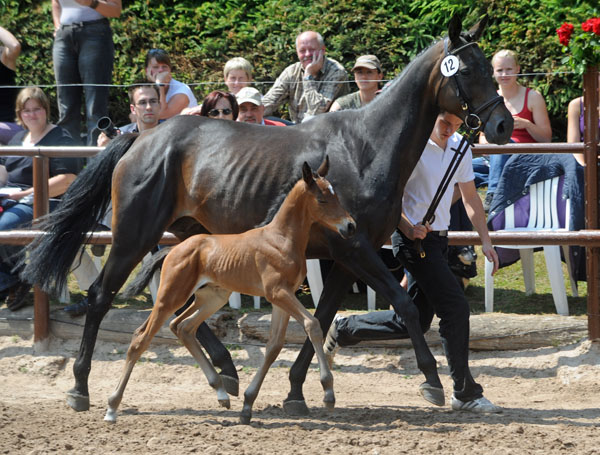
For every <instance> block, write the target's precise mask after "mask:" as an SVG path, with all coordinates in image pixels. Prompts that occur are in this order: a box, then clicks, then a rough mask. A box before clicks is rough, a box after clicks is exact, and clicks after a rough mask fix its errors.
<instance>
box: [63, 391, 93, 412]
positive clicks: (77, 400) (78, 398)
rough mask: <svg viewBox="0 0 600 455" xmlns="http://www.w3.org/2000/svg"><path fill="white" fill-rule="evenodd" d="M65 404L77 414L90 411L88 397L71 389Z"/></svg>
mask: <svg viewBox="0 0 600 455" xmlns="http://www.w3.org/2000/svg"><path fill="white" fill-rule="evenodd" d="M67 404H68V405H69V406H71V407H72V408H73V409H74V410H75V411H77V412H81V411H88V410H89V409H90V397H89V396H88V395H82V394H80V393H79V392H78V391H77V390H75V389H71V390H69V391H68V392H67Z"/></svg>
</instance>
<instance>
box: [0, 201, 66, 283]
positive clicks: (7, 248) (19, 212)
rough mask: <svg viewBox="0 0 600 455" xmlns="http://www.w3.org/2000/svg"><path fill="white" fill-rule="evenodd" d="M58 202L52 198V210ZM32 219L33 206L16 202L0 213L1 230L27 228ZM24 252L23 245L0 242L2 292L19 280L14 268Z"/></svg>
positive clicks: (0, 281)
mask: <svg viewBox="0 0 600 455" xmlns="http://www.w3.org/2000/svg"><path fill="white" fill-rule="evenodd" d="M57 204H58V201H57V200H51V201H50V210H52V209H54V207H56V205H57ZM31 220H33V206H31V205H29V204H15V205H13V206H12V207H11V208H9V209H5V210H4V211H3V212H2V213H0V231H8V230H11V229H19V228H20V229H24V228H27V227H29V226H30V225H31ZM22 252H23V247H22V246H21V245H2V244H0V292H2V291H5V290H6V289H8V288H10V287H12V286H14V285H15V284H17V283H18V282H19V275H18V273H14V272H13V268H14V267H15V265H17V263H18V262H19V260H20V259H21V257H22Z"/></svg>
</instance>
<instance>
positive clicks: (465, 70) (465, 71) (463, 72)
mask: <svg viewBox="0 0 600 455" xmlns="http://www.w3.org/2000/svg"><path fill="white" fill-rule="evenodd" d="M460 74H461V75H463V76H470V75H471V70H470V69H469V68H463V69H461V70H460Z"/></svg>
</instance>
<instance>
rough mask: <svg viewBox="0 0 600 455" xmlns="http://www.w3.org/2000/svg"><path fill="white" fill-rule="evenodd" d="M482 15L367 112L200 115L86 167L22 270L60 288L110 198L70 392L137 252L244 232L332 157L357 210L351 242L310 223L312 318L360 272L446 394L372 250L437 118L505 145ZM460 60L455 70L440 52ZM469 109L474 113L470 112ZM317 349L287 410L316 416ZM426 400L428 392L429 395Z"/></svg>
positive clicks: (213, 343)
mask: <svg viewBox="0 0 600 455" xmlns="http://www.w3.org/2000/svg"><path fill="white" fill-rule="evenodd" d="M484 24H485V20H482V21H481V22H480V23H479V24H477V25H476V26H475V27H474V28H473V29H472V30H471V31H470V32H468V33H462V34H461V27H462V25H461V21H460V19H459V18H457V17H454V18H452V20H451V21H450V25H449V28H448V38H447V39H445V40H441V41H438V42H437V43H435V44H433V45H432V46H431V47H429V48H428V49H426V50H425V51H424V52H422V53H421V54H420V55H419V56H418V57H417V58H415V59H414V60H413V61H412V62H411V63H410V64H409V65H408V66H407V67H406V69H405V70H404V71H403V72H402V73H401V74H400V76H398V77H397V78H396V79H395V80H394V82H393V83H392V84H390V86H389V87H388V88H387V89H386V90H384V92H383V93H382V94H381V95H380V96H379V97H378V98H376V99H375V100H373V101H372V102H371V103H370V104H368V105H367V106H365V107H364V108H362V109H359V110H349V111H342V112H336V113H331V114H324V115H320V116H317V117H315V118H313V119H311V120H309V121H307V122H306V123H302V124H300V125H297V126H293V127H285V128H283V127H264V126H257V125H250V124H246V123H236V122H231V121H221V120H215V119H208V118H203V117H196V116H179V117H175V118H173V119H171V120H169V121H167V122H165V123H163V124H161V125H159V126H157V127H156V128H154V129H152V130H150V131H148V132H145V133H143V134H141V135H140V136H139V137H136V136H135V135H123V136H120V137H118V138H117V139H114V140H113V141H111V143H110V145H109V146H108V147H107V148H106V149H105V150H104V151H103V152H102V153H101V154H100V155H98V156H97V157H96V158H94V160H92V161H91V163H90V164H89V165H88V166H87V168H86V169H85V170H84V171H83V172H82V173H81V174H79V176H78V177H77V179H76V180H75V182H74V183H73V184H72V185H71V186H70V188H69V190H68V191H67V193H66V194H65V195H64V196H63V199H62V202H61V205H60V206H59V208H57V210H56V211H55V212H53V213H52V214H51V215H50V216H49V217H48V218H47V219H46V222H45V226H43V228H44V229H45V230H47V231H48V235H46V236H43V237H42V238H41V239H40V241H38V242H37V243H35V244H32V245H31V247H30V252H31V254H30V262H29V263H28V265H27V267H26V268H25V269H24V272H23V275H22V277H23V279H25V280H26V281H28V282H31V283H38V284H40V285H41V286H42V287H43V289H45V290H47V291H52V290H55V289H56V288H57V286H60V285H61V284H62V283H63V282H64V281H65V279H66V276H67V274H68V272H69V269H70V267H71V265H72V263H73V261H74V260H75V259H76V256H77V253H78V251H79V249H80V246H81V244H82V243H83V242H84V241H85V238H86V232H88V231H89V230H91V229H93V227H94V226H95V223H96V220H97V219H98V218H99V217H100V215H101V213H102V212H103V210H104V209H105V207H106V206H107V204H108V203H109V201H110V198H111V193H110V189H111V185H112V207H113V218H112V233H113V245H112V248H111V250H110V254H109V257H108V259H107V261H106V264H105V266H104V268H103V269H102V272H101V273H100V275H99V277H98V278H97V279H96V281H95V282H94V283H93V285H92V286H91V287H90V289H89V290H88V301H89V308H88V312H87V316H86V321H85V328H84V333H83V339H82V342H81V348H80V351H79V354H78V357H77V359H76V361H75V364H74V367H73V372H74V375H75V387H74V388H73V389H71V390H70V391H69V392H68V398H67V401H68V403H69V405H70V406H72V407H73V408H74V409H75V410H78V411H82V410H87V409H88V408H89V391H88V377H89V373H90V369H91V360H92V354H93V350H94V346H95V342H96V336H97V333H98V329H99V326H100V322H101V321H102V318H103V317H104V315H105V314H106V313H107V311H108V310H109V308H110V305H111V302H112V301H113V298H114V296H115V294H116V293H117V292H118V291H119V289H120V288H121V286H122V285H123V284H124V282H125V281H126V279H127V277H128V276H129V274H130V273H131V271H132V270H133V269H134V267H135V266H136V265H137V264H138V263H139V262H140V261H141V259H142V257H143V256H144V255H145V254H146V253H147V252H148V251H149V250H150V249H151V248H152V247H154V246H155V245H156V244H157V243H158V241H159V240H160V238H161V236H162V234H163V232H164V231H165V230H169V231H171V232H173V233H174V234H176V235H177V236H178V237H180V238H181V239H184V238H187V237H189V236H191V235H194V234H198V233H203V232H208V233H239V232H243V231H246V230H248V229H250V228H253V227H254V226H257V225H260V224H261V223H263V222H266V221H268V220H269V219H270V218H269V217H272V216H273V215H274V214H275V211H276V208H277V207H278V206H279V204H280V203H281V202H282V201H283V198H284V196H285V194H286V192H287V190H288V189H289V188H290V186H291V184H292V183H293V182H295V181H297V180H298V178H299V177H300V176H299V172H298V169H300V168H301V165H302V163H303V162H304V161H307V162H308V163H309V164H310V165H311V166H312V167H314V168H316V167H318V165H319V164H320V163H321V162H322V161H323V159H324V157H325V155H329V159H330V162H331V171H330V173H329V174H328V180H329V181H330V182H331V183H332V185H333V187H334V188H335V189H336V192H337V194H338V196H339V199H340V202H341V203H342V205H343V206H344V207H345V208H346V209H347V210H348V212H349V213H350V215H351V216H352V217H353V218H354V219H355V220H356V226H357V228H356V229H357V231H356V234H355V235H354V237H353V238H351V239H342V238H341V237H340V236H338V235H336V234H334V233H332V232H331V231H328V230H326V229H323V228H320V227H318V226H314V227H313V228H312V230H311V235H310V241H309V245H308V248H307V257H310V258H331V259H333V260H334V262H335V264H334V266H333V267H332V270H331V272H330V273H329V275H328V277H327V278H326V280H325V286H324V290H323V293H322V295H321V300H320V304H319V306H318V309H317V311H316V313H315V316H316V317H317V318H318V319H319V321H320V323H321V328H322V329H323V331H324V332H326V331H327V329H328V327H329V325H330V324H331V321H332V319H333V317H334V315H335V313H336V311H337V309H338V307H339V305H340V302H341V300H342V299H343V297H344V295H345V293H346V292H347V290H348V289H349V287H350V286H351V284H352V283H353V282H354V281H355V280H356V279H360V280H362V281H364V282H365V283H366V284H367V285H369V286H370V287H371V288H373V289H374V290H375V291H376V292H377V294H378V295H380V296H382V297H383V298H384V299H385V300H386V301H387V302H389V303H390V304H391V305H393V307H394V309H395V311H396V312H397V313H398V314H399V315H400V316H401V317H402V319H403V321H404V322H405V324H406V327H407V329H408V332H409V334H410V337H411V340H412V343H413V346H414V350H415V355H416V359H417V364H418V367H419V369H420V370H421V371H422V372H423V374H424V376H425V383H424V385H425V386H427V387H429V388H431V389H432V390H435V391H437V393H438V396H437V397H436V399H440V395H441V399H442V400H443V390H442V385H441V382H440V379H439V376H438V373H437V368H436V362H435V359H434V357H433V356H432V354H431V352H430V350H429V348H428V346H427V344H426V343H425V339H424V336H423V333H422V332H421V328H420V325H419V316H418V311H417V309H416V307H415V306H414V305H413V304H412V301H411V300H410V298H409V296H408V295H407V293H406V292H405V291H404V290H403V289H402V288H401V287H400V285H399V284H398V282H397V281H396V279H395V278H394V276H393V275H392V273H391V272H390V271H389V270H388V269H387V267H386V265H385V264H384V263H383V261H382V260H381V259H380V257H379V256H378V254H377V250H378V249H379V248H380V247H381V246H382V245H383V244H384V242H385V241H386V240H387V239H388V238H389V237H390V235H391V234H392V232H393V231H394V229H395V227H396V226H397V225H398V223H399V220H400V215H401V209H402V207H401V202H402V194H403V190H404V185H405V183H406V181H407V179H408V178H409V176H410V174H411V172H412V170H413V168H414V167H415V165H416V163H417V162H418V160H419V158H420V156H421V153H422V151H423V148H424V147H425V144H426V143H427V140H428V138H429V136H430V134H431V131H432V129H433V125H434V123H435V120H436V117H437V115H438V114H439V113H440V112H441V111H447V112H450V113H452V114H455V115H457V116H459V117H461V118H463V119H466V118H467V117H469V116H472V115H473V114H478V115H479V116H480V117H481V118H482V119H483V120H484V121H485V127H484V131H485V135H486V138H487V139H488V141H490V142H492V143H497V144H504V143H506V142H507V141H508V139H509V137H510V134H511V132H512V125H513V121H512V117H511V115H510V113H509V111H508V110H507V109H506V108H505V106H504V104H503V103H502V99H501V98H499V97H498V96H497V93H496V89H495V87H494V84H493V82H492V75H491V66H490V64H489V63H488V61H487V60H486V58H485V56H484V55H483V53H482V52H481V50H480V49H479V47H478V46H477V45H476V44H475V41H476V40H477V39H478V38H479V36H480V35H481V33H482V31H483V27H484ZM449 54H454V55H455V56H456V57H457V60H455V63H459V66H458V68H456V69H457V70H458V71H457V72H456V73H455V74H453V75H452V74H450V77H446V76H444V75H443V74H442V73H441V65H442V61H446V60H444V58H445V57H447V56H448V55H449ZM469 118H471V117H469ZM203 336H204V339H203V340H201V341H202V342H203V345H204V346H205V347H206V349H207V351H208V353H209V355H210V356H211V359H212V361H213V363H214V364H215V366H219V367H220V368H222V372H221V375H223V376H229V377H230V378H233V379H237V374H236V372H235V368H234V366H233V363H232V361H231V357H230V356H229V354H228V353H227V350H226V349H225V348H224V347H223V346H222V344H220V342H218V340H217V339H216V338H215V337H214V335H212V333H211V332H210V331H209V330H208V329H207V328H206V327H205V329H204V332H203ZM313 355H314V350H313V348H312V346H311V345H310V343H309V342H307V343H305V344H304V346H303V348H302V350H301V352H300V354H299V357H298V359H297V360H296V362H295V364H294V365H293V366H292V369H291V371H290V383H291V391H290V393H289V395H288V397H287V399H286V400H285V403H284V405H285V409H286V411H288V412H291V413H307V412H308V408H307V407H306V405H305V403H304V397H303V394H302V384H303V382H304V380H305V377H306V372H307V370H308V366H309V364H310V361H311V359H312V357H313ZM426 398H427V397H426Z"/></svg>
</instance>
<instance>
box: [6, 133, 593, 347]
mask: <svg viewBox="0 0 600 455" xmlns="http://www.w3.org/2000/svg"><path fill="white" fill-rule="evenodd" d="M102 149H103V148H102V147H0V156H6V155H16V156H31V157H33V186H34V219H36V218H39V217H40V216H43V215H45V214H47V213H48V201H49V198H48V174H49V158H53V157H77V158H79V157H91V156H94V155H96V154H97V153H98V152H100V151H101V150H102ZM584 150H585V146H584V144H583V143H575V144H554V143H553V144H508V145H506V146H497V145H487V144H486V145H476V146H475V147H474V148H473V153H474V154H494V153H580V152H584ZM34 223H35V222H34ZM34 225H35V224H34ZM43 234H44V233H43V232H42V231H35V230H13V231H4V232H0V244H12V245H24V244H27V243H29V242H31V241H32V240H33V239H35V238H36V237H37V236H39V235H43ZM490 235H491V238H492V241H493V242H494V244H495V245H527V244H531V243H535V244H539V245H556V244H560V245H582V246H588V247H593V248H591V249H593V250H595V251H598V247H599V246H600V230H596V229H587V230H582V231H576V232H561V233H553V232H542V233H540V232H511V233H495V232H491V233H490ZM448 237H449V242H450V243H451V244H455V245H474V244H480V243H481V241H480V239H479V236H478V235H477V233H475V232H451V233H449V236H448ZM177 242H178V240H177V238H176V237H175V236H174V235H173V234H170V233H165V234H164V235H163V237H162V239H161V242H160V243H161V244H176V243H177ZM87 243H95V244H110V243H112V235H111V233H110V232H96V233H93V234H91V235H90V237H89V239H88V241H87ZM593 281H594V277H592V279H591V280H590V278H588V301H589V292H590V289H592V294H593V293H594V291H593V289H597V288H598V283H597V282H596V283H595V284H594V282H593ZM596 281H597V277H596ZM594 286H595V287H594ZM595 305H596V307H597V306H598V302H596V303H595ZM596 307H594V306H593V305H590V304H588V321H590V322H589V323H588V327H589V331H590V338H600V310H598V309H597V308H596ZM590 308H591V310H590ZM49 320H50V309H49V300H48V296H47V294H45V293H44V292H42V291H41V290H40V289H39V288H38V287H35V288H34V343H35V344H36V345H37V346H38V348H39V349H40V350H41V349H44V346H45V345H46V343H47V339H48V337H49Z"/></svg>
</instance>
